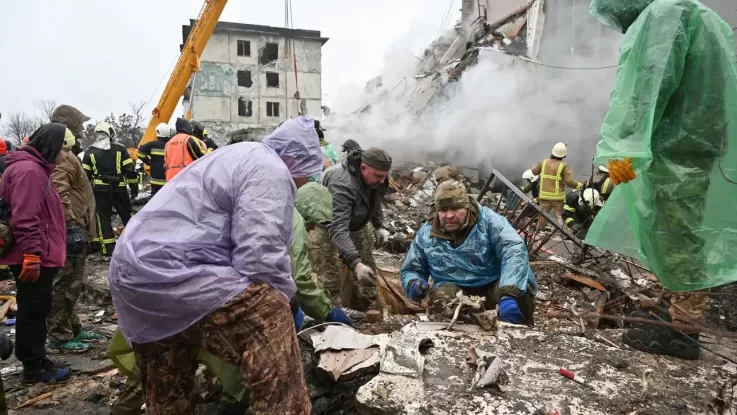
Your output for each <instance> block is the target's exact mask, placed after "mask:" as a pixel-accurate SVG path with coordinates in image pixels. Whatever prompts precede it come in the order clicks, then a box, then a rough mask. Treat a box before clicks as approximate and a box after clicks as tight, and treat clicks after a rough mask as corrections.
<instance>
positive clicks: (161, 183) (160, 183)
mask: <svg viewBox="0 0 737 415" xmlns="http://www.w3.org/2000/svg"><path fill="white" fill-rule="evenodd" d="M149 183H151V184H155V185H158V186H163V185H165V184H166V180H157V179H151V180H149Z"/></svg>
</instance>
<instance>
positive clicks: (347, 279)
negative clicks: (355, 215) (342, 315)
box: [340, 224, 378, 311]
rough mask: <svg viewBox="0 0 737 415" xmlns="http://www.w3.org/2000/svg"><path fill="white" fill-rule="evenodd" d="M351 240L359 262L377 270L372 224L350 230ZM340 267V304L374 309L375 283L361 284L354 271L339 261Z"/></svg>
mask: <svg viewBox="0 0 737 415" xmlns="http://www.w3.org/2000/svg"><path fill="white" fill-rule="evenodd" d="M351 240H352V241H353V245H354V246H355V247H356V249H358V255H360V256H361V262H362V263H363V264H365V265H368V266H369V267H371V269H373V270H374V272H378V271H377V270H376V262H375V261H374V251H373V248H374V243H373V242H372V241H373V240H374V231H373V226H370V224H369V225H366V226H365V227H364V228H363V229H361V230H360V231H356V232H351ZM340 268H341V284H340V297H341V305H342V306H343V307H348V308H352V309H354V310H359V311H368V310H374V309H376V295H377V288H376V283H374V284H371V285H369V284H362V283H360V282H359V281H358V278H356V273H355V272H353V270H352V269H350V268H349V267H348V266H346V265H345V264H342V263H341V266H340Z"/></svg>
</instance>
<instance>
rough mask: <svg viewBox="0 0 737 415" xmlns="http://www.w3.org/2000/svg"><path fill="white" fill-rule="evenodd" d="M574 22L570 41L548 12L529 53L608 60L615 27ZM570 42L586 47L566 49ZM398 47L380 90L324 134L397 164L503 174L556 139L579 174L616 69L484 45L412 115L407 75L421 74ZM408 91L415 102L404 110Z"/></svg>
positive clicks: (520, 167) (543, 153) (613, 53)
mask: <svg viewBox="0 0 737 415" xmlns="http://www.w3.org/2000/svg"><path fill="white" fill-rule="evenodd" d="M583 22H584V23H583V24H578V25H577V26H576V33H575V35H576V38H577V39H579V40H577V41H576V42H575V45H571V42H572V41H571V38H570V36H568V35H566V36H561V35H560V33H561V32H560V31H556V30H553V29H552V28H551V27H549V25H551V23H550V19H549V20H548V22H546V27H545V32H544V34H543V37H544V39H543V42H542V44H541V46H540V48H541V52H540V56H539V57H538V59H539V60H540V61H541V62H544V63H546V64H551V65H558V66H564V67H572V66H573V67H586V68H590V67H599V66H607V65H616V63H617V62H618V59H619V57H618V53H617V45H618V42H619V36H618V35H616V34H615V33H614V32H610V31H609V29H606V28H603V27H601V26H600V25H599V24H598V23H597V22H596V21H595V20H593V19H591V18H590V17H588V16H586V20H584V21H583ZM567 24H569V25H570V22H568V23H567ZM602 31H603V32H602ZM556 33H558V35H556ZM601 33H604V35H605V36H601ZM402 43H403V44H406V43H407V42H406V40H404V39H403V40H402ZM446 43H447V41H446ZM574 46H575V47H576V49H578V50H583V51H584V52H586V51H593V52H594V53H589V56H586V53H584V52H580V53H573V54H572V53H571V51H572V48H573V47H574ZM400 51H402V48H401V47H400V46H397V45H395V46H393V47H392V48H390V49H389V51H388V52H387V62H386V63H387V64H386V70H385V73H382V79H386V80H387V81H385V82H384V87H383V91H382V93H383V94H384V96H383V97H382V98H381V99H377V97H375V96H374V97H370V96H367V95H365V94H364V97H363V98H364V99H363V101H362V102H361V104H362V105H364V104H366V103H370V102H373V105H372V106H371V108H370V110H369V111H366V112H365V113H363V114H351V115H343V116H338V117H336V118H334V119H333V120H330V121H329V124H331V125H332V127H333V128H334V131H335V132H334V133H331V134H328V139H330V140H331V141H333V142H335V143H336V144H340V143H342V142H343V141H344V140H345V139H348V138H352V139H354V140H356V141H358V142H359V143H360V144H361V145H362V146H363V147H364V148H367V147H370V146H377V147H381V148H384V149H386V150H387V151H389V153H390V154H391V155H392V156H393V157H394V159H395V161H397V163H401V162H402V161H407V162H420V163H422V162H426V161H430V160H432V161H437V162H450V163H453V164H456V165H463V166H469V167H482V166H484V167H487V168H488V166H489V164H490V163H491V164H492V165H493V166H494V167H495V168H497V169H498V170H500V171H502V172H504V173H505V175H507V176H508V177H509V178H510V179H515V178H517V177H518V176H519V175H520V174H521V173H522V171H524V170H526V169H528V168H530V167H531V166H532V165H533V164H534V163H536V162H538V161H540V160H542V159H544V158H546V157H548V156H549V155H550V151H551V148H552V146H553V145H554V144H555V143H556V142H558V141H563V142H566V143H567V144H568V146H569V157H568V159H567V161H568V162H569V163H570V164H571V167H572V168H573V169H574V172H575V174H576V176H577V177H578V178H579V179H584V178H585V177H586V176H588V175H589V174H590V173H591V159H592V158H593V155H594V152H595V149H596V142H597V141H598V136H599V129H600V127H601V123H602V121H603V118H604V115H605V114H606V111H607V108H608V98H609V93H610V91H611V87H612V85H613V81H614V78H615V75H616V69H602V70H565V69H554V68H548V67H544V66H540V65H537V64H535V63H533V62H529V61H525V60H523V59H521V58H518V57H514V56H511V55H507V54H505V53H503V52H501V51H496V50H491V48H484V49H482V50H480V53H479V59H478V64H476V65H474V66H471V67H469V68H467V69H466V70H465V71H464V72H463V74H462V76H461V78H460V80H459V81H457V82H449V83H440V84H444V86H443V87H442V89H441V90H440V91H438V92H437V97H439V98H436V99H434V100H433V101H432V102H433V103H432V105H430V106H429V107H428V108H426V109H425V110H424V111H420V114H419V115H417V114H414V113H413V110H412V106H413V105H415V107H417V105H416V103H417V102H419V101H421V100H418V99H417V95H416V92H415V94H414V97H413V98H412V99H410V97H412V96H413V93H412V90H413V89H414V88H415V84H416V83H417V84H423V85H425V84H429V83H430V82H429V79H420V80H418V81H416V82H415V80H414V76H415V75H416V74H417V73H419V72H421V71H420V70H421V69H422V68H421V65H418V62H417V61H416V59H415V62H412V63H411V64H410V63H408V62H407V60H406V59H405V60H401V59H399V56H401V55H403V53H396V52H400ZM574 52H576V51H574ZM441 54H442V53H441ZM404 55H405V56H406V54H404ZM436 55H437V54H436ZM572 55H573V57H572ZM581 55H584V56H581ZM592 56H596V58H594V57H592ZM439 58H440V56H438V57H437V60H439ZM413 59H414V57H413ZM385 76H386V78H384V77H385ZM441 76H447V74H443V75H441ZM388 79H392V80H393V81H396V82H388ZM402 79H404V80H405V81H404V82H403V83H402V84H400V86H399V87H397V88H396V90H394V91H393V92H391V91H392V89H393V88H394V87H395V85H396V83H399V81H400V80H402ZM426 93H427V92H426ZM408 100H409V101H411V102H414V103H415V104H411V105H409V107H410V109H408V105H407V101H408ZM419 107H421V105H420V106H419ZM333 109H334V110H337V112H339V113H340V112H345V110H343V111H341V108H337V107H336V108H333ZM351 109H353V108H351Z"/></svg>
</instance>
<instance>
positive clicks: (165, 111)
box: [138, 0, 228, 147]
mask: <svg viewBox="0 0 737 415" xmlns="http://www.w3.org/2000/svg"><path fill="white" fill-rule="evenodd" d="M227 2H228V0H205V4H204V5H203V7H202V11H201V12H200V15H199V16H198V17H197V21H196V22H195V24H194V26H193V27H192V31H191V32H190V34H189V37H188V38H187V41H186V42H185V44H184V48H183V49H182V54H181V55H180V56H179V60H178V61H177V65H176V66H175V67H174V70H173V71H172V73H171V76H170V77H169V82H167V84H166V88H164V92H163V93H162V94H161V98H160V99H159V104H158V105H157V106H156V108H154V110H153V111H152V117H151V121H149V123H148V127H147V128H146V132H145V133H144V134H143V138H142V139H141V142H140V143H138V146H139V147H140V146H142V145H144V144H146V143H148V142H149V141H153V140H155V139H156V126H157V125H159V124H160V123H162V122H164V123H169V120H170V119H171V116H172V115H173V114H174V109H175V108H176V107H177V104H178V103H179V98H181V97H182V95H183V94H184V89H185V88H186V87H187V83H188V82H189V78H190V77H191V76H192V73H194V72H198V71H199V70H200V56H201V55H202V51H203V50H205V46H206V45H207V41H208V40H209V39H210V36H211V35H212V32H213V30H215V26H216V25H217V23H218V19H220V15H221V14H222V13H223V9H224V8H225V4H226V3H227Z"/></svg>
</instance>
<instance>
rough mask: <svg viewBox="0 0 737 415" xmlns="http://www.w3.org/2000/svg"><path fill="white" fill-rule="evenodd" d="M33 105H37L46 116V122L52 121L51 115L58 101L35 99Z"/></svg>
mask: <svg viewBox="0 0 737 415" xmlns="http://www.w3.org/2000/svg"><path fill="white" fill-rule="evenodd" d="M33 105H35V106H36V108H38V109H39V111H41V114H42V115H43V116H44V117H45V119H44V122H51V115H52V114H53V113H54V110H55V109H56V101H54V100H53V99H44V100H42V101H33Z"/></svg>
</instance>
